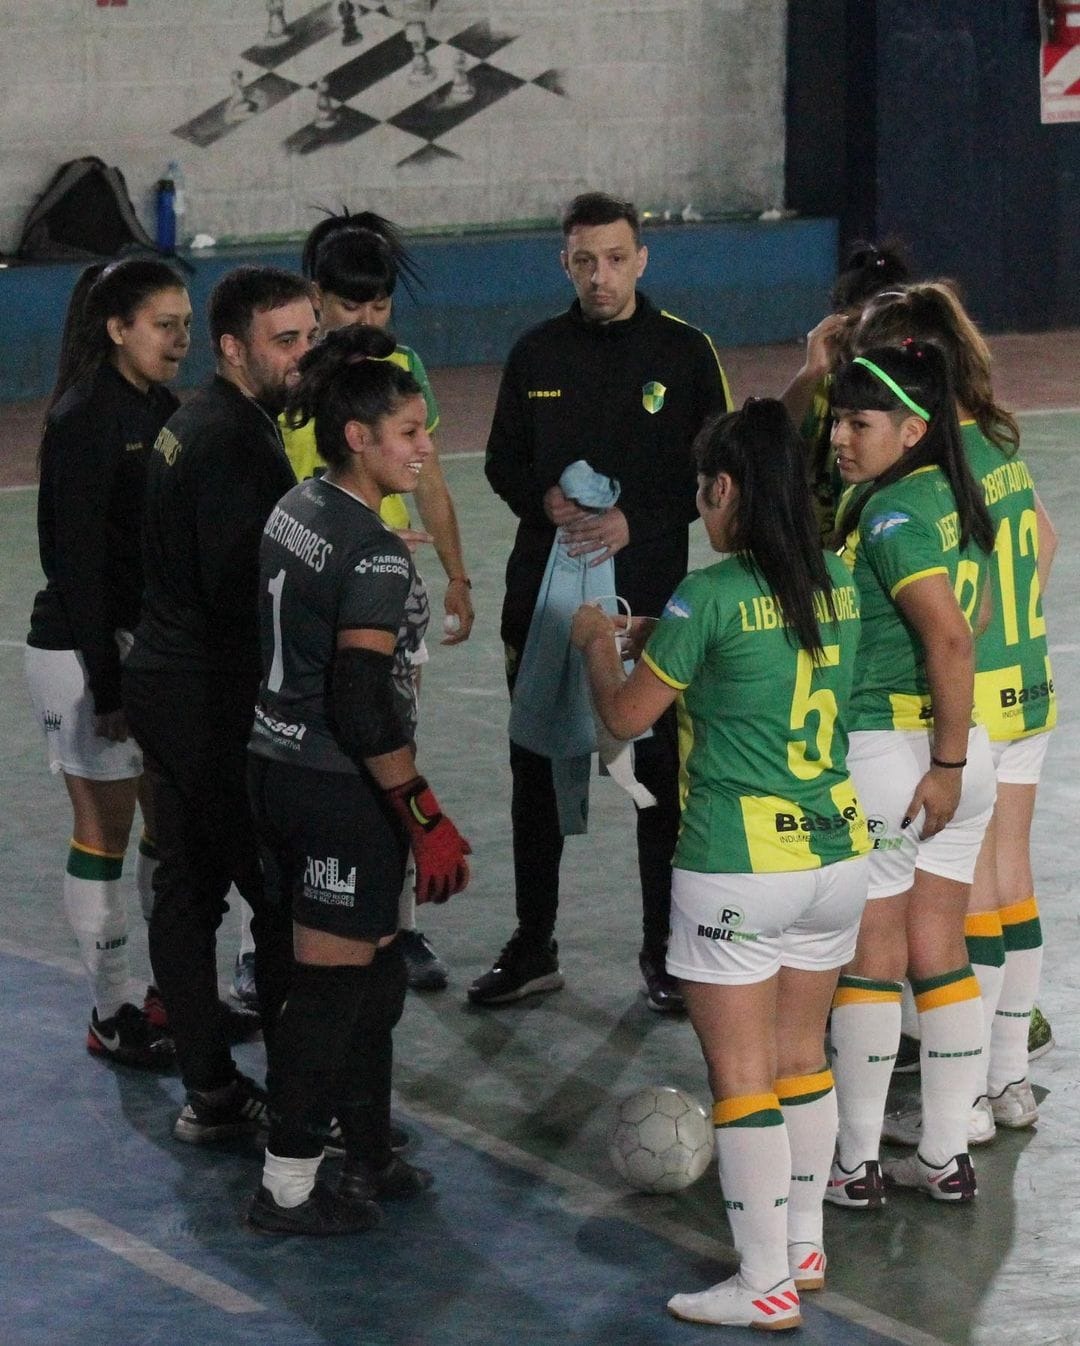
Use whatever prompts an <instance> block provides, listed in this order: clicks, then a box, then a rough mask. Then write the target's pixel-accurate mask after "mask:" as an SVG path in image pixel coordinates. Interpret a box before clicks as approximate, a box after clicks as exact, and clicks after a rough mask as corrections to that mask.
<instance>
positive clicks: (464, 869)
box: [384, 776, 472, 905]
mask: <svg viewBox="0 0 1080 1346" xmlns="http://www.w3.org/2000/svg"><path fill="white" fill-rule="evenodd" d="M384 793H385V795H386V798H387V799H388V800H389V801H390V804H391V806H392V807H393V810H394V812H395V813H396V814H397V815H398V817H399V818H400V819H401V821H402V822H403V823H404V825H405V831H406V832H407V833H408V836H409V845H410V846H411V847H412V853H413V858H414V859H415V861H416V901H417V904H418V905H419V904H420V903H422V902H445V901H446V899H447V898H448V897H452V896H453V895H454V893H460V892H461V890H462V888H464V887H465V885H466V884H467V883H468V882H469V862H468V861H467V860H466V859H465V857H466V856H467V855H471V854H472V847H471V846H470V845H469V843H468V842H467V841H466V840H465V838H464V837H463V836H462V835H461V833H460V832H459V831H458V830H457V828H456V827H455V826H454V824H453V823H452V822H451V821H450V819H449V818H448V817H447V816H446V815H445V814H444V813H443V812H442V810H441V809H440V808H439V801H438V800H437V799H436V798H435V796H434V795H433V794H432V792H431V787H430V786H429V785H428V783H427V781H426V780H425V779H424V778H423V776H414V777H413V778H412V780H410V781H406V782H405V784H404V785H395V786H393V788H392V789H389V790H386V791H384Z"/></svg>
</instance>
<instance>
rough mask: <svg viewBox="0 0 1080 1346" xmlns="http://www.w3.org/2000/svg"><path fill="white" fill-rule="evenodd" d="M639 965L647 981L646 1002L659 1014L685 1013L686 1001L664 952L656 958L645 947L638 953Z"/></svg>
mask: <svg viewBox="0 0 1080 1346" xmlns="http://www.w3.org/2000/svg"><path fill="white" fill-rule="evenodd" d="M638 967H640V968H641V976H642V978H643V979H644V982H645V1003H646V1005H648V1007H649V1008H650V1009H651V1010H656V1012H657V1013H658V1014H684V1013H685V1012H686V1001H685V1000H683V993H682V990H681V989H680V987H679V983H678V982H677V981H676V980H675V978H674V977H673V976H672V975H671V973H670V972H668V970H667V968H666V967H665V966H664V957H663V954H661V955H660V957H659V958H654V957H653V956H652V954H649V953H646V952H645V950H644V949H643V950H642V951H641V953H639V954H638Z"/></svg>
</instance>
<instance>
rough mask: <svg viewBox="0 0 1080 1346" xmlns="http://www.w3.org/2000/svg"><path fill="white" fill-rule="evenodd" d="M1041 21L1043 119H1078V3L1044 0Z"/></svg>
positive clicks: (1055, 120)
mask: <svg viewBox="0 0 1080 1346" xmlns="http://www.w3.org/2000/svg"><path fill="white" fill-rule="evenodd" d="M1042 20H1043V24H1042V30H1043V39H1042V51H1041V53H1040V80H1041V85H1040V88H1041V108H1042V121H1043V123H1044V124H1048V123H1053V122H1077V121H1080V3H1072V2H1071V0H1043V5H1042Z"/></svg>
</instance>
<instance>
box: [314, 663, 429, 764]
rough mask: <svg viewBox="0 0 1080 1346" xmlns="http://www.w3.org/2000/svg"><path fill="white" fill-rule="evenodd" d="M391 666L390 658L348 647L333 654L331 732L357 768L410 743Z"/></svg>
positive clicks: (392, 664)
mask: <svg viewBox="0 0 1080 1346" xmlns="http://www.w3.org/2000/svg"><path fill="white" fill-rule="evenodd" d="M393 667H394V658H393V655H390V654H379V653H378V652H377V651H375V650H363V649H356V648H349V649H344V650H338V651H337V652H336V653H335V655H334V671H333V683H332V688H331V707H332V724H333V729H334V733H335V736H336V737H337V740H338V742H339V743H340V744H341V746H342V748H343V749H344V750H345V752H347V753H348V755H349V756H350V757H351V758H352V760H353V761H354V762H355V763H356V764H357V766H364V765H365V763H366V761H367V759H368V758H369V757H381V756H382V755H383V754H384V753H388V752H394V751H395V750H396V749H398V748H407V747H408V746H409V744H410V742H411V739H410V737H409V733H408V730H407V728H406V726H405V724H404V722H403V721H402V718H401V713H400V711H399V709H398V696H397V693H396V692H395V690H394V682H393V677H392V671H393Z"/></svg>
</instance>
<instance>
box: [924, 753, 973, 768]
mask: <svg viewBox="0 0 1080 1346" xmlns="http://www.w3.org/2000/svg"><path fill="white" fill-rule="evenodd" d="M930 765H931V766H943V767H947V768H948V769H949V770H950V771H959V770H960V768H961V767H965V766H967V758H966V757H965V758H964V760H963V761H962V762H943V761H942V760H941V758H940V757H935V756H934V754H933V753H931V754H930Z"/></svg>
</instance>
